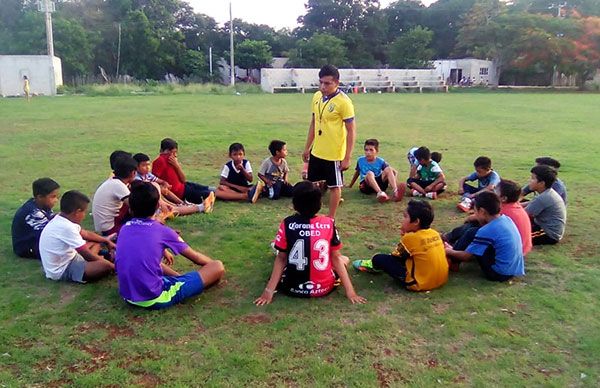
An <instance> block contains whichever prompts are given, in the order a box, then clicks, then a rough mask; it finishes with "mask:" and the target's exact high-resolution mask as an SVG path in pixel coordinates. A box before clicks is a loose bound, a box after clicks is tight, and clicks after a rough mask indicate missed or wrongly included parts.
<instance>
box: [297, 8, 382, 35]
mask: <svg viewBox="0 0 600 388" xmlns="http://www.w3.org/2000/svg"><path fill="white" fill-rule="evenodd" d="M305 8H306V14H305V15H303V16H300V17H299V18H298V23H300V24H302V27H301V28H300V29H299V31H297V35H298V36H299V37H309V36H311V35H313V34H314V33H317V32H327V33H330V34H332V35H336V36H339V35H340V34H341V33H342V32H345V31H349V30H352V29H357V27H358V25H359V23H360V20H361V19H362V18H363V17H364V16H365V13H366V12H367V11H368V10H370V9H373V8H376V9H378V8H379V1H378V0H308V1H307V3H306V4H305Z"/></svg>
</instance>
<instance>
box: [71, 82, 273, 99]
mask: <svg viewBox="0 0 600 388" xmlns="http://www.w3.org/2000/svg"><path fill="white" fill-rule="evenodd" d="M236 92H239V93H244V94H258V93H262V89H261V88H260V85H256V84H245V83H240V84H238V85H236V86H235V87H234V88H232V87H231V86H225V85H221V84H199V83H190V84H186V85H183V84H171V83H159V82H157V81H148V82H143V83H130V84H118V83H115V84H89V85H81V86H67V85H64V86H61V87H60V94H85V95H86V96H94V97H95V96H130V95H132V94H160V95H172V94H219V95H227V94H234V93H236Z"/></svg>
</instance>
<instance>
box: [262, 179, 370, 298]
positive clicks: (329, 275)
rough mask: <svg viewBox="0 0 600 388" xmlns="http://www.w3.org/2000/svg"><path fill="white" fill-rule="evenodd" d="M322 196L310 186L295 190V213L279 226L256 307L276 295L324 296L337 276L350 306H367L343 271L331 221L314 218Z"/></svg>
mask: <svg viewBox="0 0 600 388" xmlns="http://www.w3.org/2000/svg"><path fill="white" fill-rule="evenodd" d="M321 196H322V194H321V190H320V189H319V188H318V187H317V186H315V185H314V184H313V183H312V182H309V181H302V182H300V183H297V184H296V186H294V197H293V200H292V202H293V204H294V209H295V210H296V212H297V213H296V214H294V215H293V216H290V217H287V218H285V219H284V220H283V222H282V223H281V225H280V226H279V231H278V232H277V236H276V237H275V248H276V249H277V250H278V253H277V256H276V258H275V263H274V265H273V271H272V273H271V278H270V279H269V282H268V283H267V286H266V287H265V289H264V291H263V293H262V295H261V296H260V297H258V298H257V299H256V300H255V301H254V303H255V304H256V305H257V306H262V305H265V304H269V303H271V302H272V301H273V295H274V294H275V292H277V291H281V292H283V293H285V294H287V295H290V296H296V297H302V298H316V297H322V296H325V295H327V294H329V293H330V292H331V291H333V290H334V288H335V286H336V274H337V275H338V276H339V279H340V280H341V282H342V285H343V286H344V289H345V290H346V297H347V298H348V299H349V300H350V302H351V303H365V302H366V299H365V298H363V297H361V296H359V295H357V294H356V292H355V291H354V287H352V282H351V281H350V277H349V276H348V271H347V269H346V265H347V263H348V258H347V257H345V256H342V255H341V254H340V249H341V247H342V243H341V242H340V239H339V236H338V233H337V229H336V227H335V223H334V221H333V219H332V218H331V217H326V216H319V215H317V213H318V212H319V210H320V209H321ZM334 271H335V272H334Z"/></svg>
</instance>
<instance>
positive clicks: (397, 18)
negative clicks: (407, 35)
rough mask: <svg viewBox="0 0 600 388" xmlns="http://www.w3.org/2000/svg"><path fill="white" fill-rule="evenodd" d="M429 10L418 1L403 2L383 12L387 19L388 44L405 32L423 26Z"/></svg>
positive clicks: (393, 4) (406, 0) (404, 0)
mask: <svg viewBox="0 0 600 388" xmlns="http://www.w3.org/2000/svg"><path fill="white" fill-rule="evenodd" d="M426 11H427V8H425V6H424V5H423V3H421V2H420V1H417V0H401V1H396V2H394V3H392V4H390V5H389V6H388V7H387V8H385V9H384V10H383V12H384V15H385V18H386V19H387V27H388V31H387V38H386V41H387V42H393V41H394V40H396V38H398V37H399V36H400V35H402V34H403V33H404V32H406V31H409V30H410V29H412V28H415V27H416V26H418V25H422V24H423V21H424V16H425V13H426Z"/></svg>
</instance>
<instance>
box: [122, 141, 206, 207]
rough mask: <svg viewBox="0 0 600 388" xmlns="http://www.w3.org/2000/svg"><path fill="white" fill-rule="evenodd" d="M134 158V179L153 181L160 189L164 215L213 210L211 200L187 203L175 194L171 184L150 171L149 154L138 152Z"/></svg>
mask: <svg viewBox="0 0 600 388" xmlns="http://www.w3.org/2000/svg"><path fill="white" fill-rule="evenodd" d="M133 159H134V160H135V161H136V162H137V164H138V165H137V174H136V176H135V178H134V180H136V181H141V182H150V183H153V184H155V185H156V187H157V188H158V189H159V190H160V194H161V198H160V212H161V215H162V216H163V217H166V218H168V217H169V216H186V215H188V214H195V213H202V212H204V213H210V212H212V202H211V201H207V200H204V203H202V204H200V205H196V204H193V203H185V202H183V201H182V200H181V199H180V198H179V197H178V196H176V195H175V194H173V192H171V190H170V189H171V185H170V184H168V183H167V182H166V181H164V180H162V179H160V178H159V177H157V176H156V175H154V174H152V173H151V172H150V167H151V163H150V157H149V156H148V155H146V154H142V153H138V154H135V155H133Z"/></svg>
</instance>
